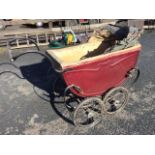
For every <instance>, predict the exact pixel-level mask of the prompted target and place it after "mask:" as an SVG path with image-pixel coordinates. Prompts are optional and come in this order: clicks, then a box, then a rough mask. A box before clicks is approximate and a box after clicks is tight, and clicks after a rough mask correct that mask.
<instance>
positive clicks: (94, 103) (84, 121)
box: [74, 97, 102, 128]
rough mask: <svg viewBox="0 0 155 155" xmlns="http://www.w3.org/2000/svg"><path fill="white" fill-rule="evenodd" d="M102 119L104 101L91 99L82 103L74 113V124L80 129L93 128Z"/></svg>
mask: <svg viewBox="0 0 155 155" xmlns="http://www.w3.org/2000/svg"><path fill="white" fill-rule="evenodd" d="M101 119H102V100H101V99H99V98H97V97H91V98H88V99H85V100H84V101H83V102H81V103H80V104H79V105H78V107H77V108H76V110H75V112H74V124H75V126H79V127H88V128H89V127H93V126H95V125H96V124H98V123H99V122H100V121H101Z"/></svg>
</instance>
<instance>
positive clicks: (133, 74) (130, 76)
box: [123, 68, 140, 87]
mask: <svg viewBox="0 0 155 155" xmlns="http://www.w3.org/2000/svg"><path fill="white" fill-rule="evenodd" d="M139 76H140V70H139V69H138V68H133V69H132V70H130V71H129V72H128V73H127V80H126V81H125V83H124V84H123V86H124V87H129V86H131V85H132V84H134V83H135V82H136V81H137V80H138V78H139Z"/></svg>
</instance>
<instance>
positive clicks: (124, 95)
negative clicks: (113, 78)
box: [103, 87, 129, 114]
mask: <svg viewBox="0 0 155 155" xmlns="http://www.w3.org/2000/svg"><path fill="white" fill-rule="evenodd" d="M128 98H129V95H128V90H127V89H126V88H124V87H116V88H113V89H111V90H110V91H109V92H108V93H107V94H106V95H105V96H104V98H103V110H104V112H105V113H107V114H115V113H117V112H120V111H121V110H123V109H124V107H125V105H126V104H127V102H128Z"/></svg>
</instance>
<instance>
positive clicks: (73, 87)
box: [47, 42, 141, 126]
mask: <svg viewBox="0 0 155 155" xmlns="http://www.w3.org/2000/svg"><path fill="white" fill-rule="evenodd" d="M99 44H100V43H99V42H98V43H97V42H96V43H85V44H83V45H78V46H75V47H68V48H64V49H57V50H48V51H47V54H48V55H49V56H51V58H52V59H53V62H54V68H55V69H56V70H57V71H59V73H61V75H62V78H63V79H64V81H65V83H66V85H67V88H66V89H65V92H64V94H65V93H66V91H68V90H70V91H71V92H72V93H73V94H75V95H76V96H77V97H79V98H80V103H79V105H78V106H77V107H76V108H74V115H73V121H74V124H75V125H78V126H94V125H95V124H96V123H98V122H99V121H100V119H101V115H102V113H106V114H114V113H116V112H119V111H120V110H122V109H123V108H124V107H125V105H126V104H127V102H128V90H127V89H126V88H125V87H124V84H125V83H126V81H127V80H128V79H130V78H133V80H137V78H138V76H139V73H140V72H139V70H138V69H136V68H135V66H136V63H137V60H138V56H139V53H140V51H141V45H140V44H136V45H134V46H132V47H128V48H126V49H122V50H119V51H115V52H111V53H107V54H100V55H97V56H94V57H90V58H86V59H82V60H81V58H82V57H83V56H84V55H86V54H87V52H88V51H92V50H95V49H96V47H98V46H99Z"/></svg>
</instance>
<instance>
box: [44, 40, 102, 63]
mask: <svg viewBox="0 0 155 155" xmlns="http://www.w3.org/2000/svg"><path fill="white" fill-rule="evenodd" d="M101 43H102V40H98V41H95V42H88V43H84V44H81V45H77V46H71V47H67V48H62V49H54V50H48V51H47V52H48V54H49V55H51V56H52V57H54V58H55V59H56V60H57V61H58V62H59V63H72V62H79V61H80V59H81V58H82V57H83V56H85V55H86V54H87V53H88V51H94V50H95V49H97V48H98V47H99V45H100V44H101Z"/></svg>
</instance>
